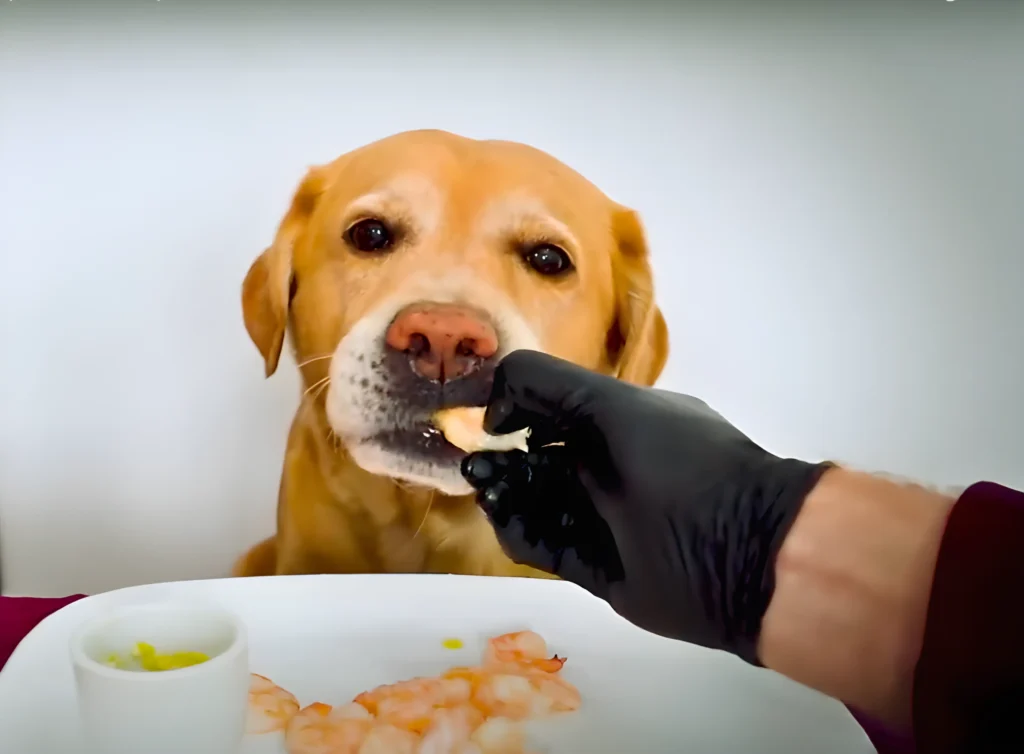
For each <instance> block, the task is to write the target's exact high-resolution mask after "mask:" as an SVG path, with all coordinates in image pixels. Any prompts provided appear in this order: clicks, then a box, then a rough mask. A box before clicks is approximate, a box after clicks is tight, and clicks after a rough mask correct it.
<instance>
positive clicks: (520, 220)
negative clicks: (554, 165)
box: [479, 195, 579, 248]
mask: <svg viewBox="0 0 1024 754" xmlns="http://www.w3.org/2000/svg"><path fill="white" fill-rule="evenodd" d="M479 225H480V230H481V231H482V232H483V233H484V234H485V235H497V234H501V233H513V234H515V233H523V234H535V233H537V232H538V231H540V232H543V233H547V234H550V235H551V236H553V237H554V238H552V240H553V241H554V240H558V241H560V242H561V243H564V244H565V245H567V246H569V247H572V248H579V242H578V241H577V240H576V236H575V235H574V234H573V232H572V231H571V230H569V226H568V225H566V224H565V223H563V222H562V221H561V220H559V219H558V218H557V217H555V215H554V213H553V212H552V211H551V209H550V208H549V207H548V206H547V205H545V204H544V203H543V202H542V201H540V200H539V199H536V198H534V197H527V196H516V195H513V196H506V197H502V198H501V199H498V200H496V201H494V202H492V203H491V204H489V205H488V206H487V207H486V208H485V209H484V212H483V214H482V215H481V216H480V223H479Z"/></svg>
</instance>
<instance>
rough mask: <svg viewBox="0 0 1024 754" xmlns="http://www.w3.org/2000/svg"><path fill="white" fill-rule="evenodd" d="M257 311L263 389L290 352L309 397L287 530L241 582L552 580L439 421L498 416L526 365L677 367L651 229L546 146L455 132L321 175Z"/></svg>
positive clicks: (299, 202) (250, 317)
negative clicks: (540, 359)
mask: <svg viewBox="0 0 1024 754" xmlns="http://www.w3.org/2000/svg"><path fill="white" fill-rule="evenodd" d="M242 309H243V314H244V320H245V326H246V329H247V331H248V333H249V336H250V337H251V338H252V340H253V342H254V343H255V345H256V347H257V348H258V349H259V352H260V354H261V355H262V357H263V361H264V367H265V372H266V376H267V377H270V376H271V375H272V374H273V373H274V372H275V370H276V369H277V366H278V361H279V358H280V355H281V350H282V347H283V345H284V342H285V340H286V337H287V339H288V340H289V343H290V347H291V349H292V351H293V354H294V357H295V360H296V363H297V364H298V367H299V370H300V372H301V375H302V381H303V385H304V393H303V396H302V399H301V402H300V405H299V408H298V410H297V412H296V415H295V418H294V421H293V422H292V425H291V429H290V432H289V435H288V443H287V449H286V452H285V458H284V468H283V471H282V474H281V482H280V488H279V493H278V509H277V533H276V535H275V536H273V537H271V538H270V539H267V540H266V541H264V542H262V543H260V544H258V545H256V546H255V547H253V548H252V549H251V550H250V551H249V552H247V553H246V554H244V555H243V556H242V557H241V558H240V559H239V560H238V561H237V562H236V564H235V566H234V569H233V574H234V575H236V576H257V575H275V574H309V573H458V574H470V575H498V576H532V577H544V576H546V574H542V573H541V572H539V571H535V570H534V569H532V568H528V567H526V566H522V565H518V564H516V563H514V562H512V561H511V560H510V559H509V558H508V557H506V555H505V554H504V552H503V551H502V549H501V546H500V545H499V543H498V541H497V538H496V537H495V534H494V532H493V530H492V529H491V527H490V525H489V524H488V522H487V520H486V517H485V516H484V514H483V513H482V512H481V511H480V509H479V508H478V507H477V506H476V505H475V503H474V500H473V497H472V494H471V488H470V487H469V485H468V484H467V483H466V482H465V480H464V479H463V478H462V476H461V474H460V472H459V466H460V462H461V459H462V456H463V454H462V452H461V451H459V450H457V449H456V448H455V447H454V446H452V445H450V444H449V443H448V442H447V441H446V440H445V439H444V437H443V435H442V434H441V433H440V432H439V431H438V430H437V429H435V428H434V427H433V426H431V423H430V417H431V416H432V414H433V413H434V412H435V411H436V410H438V409H440V408H447V407H452V406H482V405H484V404H485V403H486V401H487V398H488V394H489V390H490V386H491V383H492V381H493V372H494V367H495V365H496V364H497V363H498V362H499V361H500V360H501V358H502V357H503V356H505V355H506V354H508V353H509V352H511V351H514V350H517V349H523V348H526V349H534V350H540V351H545V352H547V353H550V354H553V355H555V356H559V357H562V358H564V359H568V360H570V361H573V362H575V363H577V364H580V365H583V366H585V367H588V368H590V369H593V370H596V371H600V372H603V373H606V374H610V375H615V376H617V377H618V378H620V379H623V380H627V381H630V382H633V383H636V384H640V385H651V384H653V383H654V382H655V380H656V379H657V378H658V375H659V374H660V373H661V370H662V369H663V367H664V364H665V361H666V359H667V357H668V329H667V327H666V324H665V319H664V317H663V316H662V313H661V311H660V309H659V308H658V306H657V305H656V303H655V299H654V288H653V280H652V273H651V267H650V263H649V259H648V250H647V243H646V240H645V235H644V231H643V228H642V225H641V222H640V219H639V218H638V216H637V214H636V213H635V212H634V211H633V210H631V209H628V208H626V207H624V206H621V205H619V204H617V203H615V202H613V201H611V200H610V199H609V198H608V197H606V196H605V195H604V194H603V193H602V192H601V191H600V190H599V189H598V188H597V187H595V186H594V185H593V184H591V183H590V182H589V181H587V180H586V179H585V178H583V177H582V176H581V175H579V174H578V173H576V172H575V171H573V170H572V169H570V168H569V167H567V166H566V165H564V164H562V163H561V162H559V161H558V160H556V159H554V158H553V157H551V156H550V155H548V154H546V153H544V152H541V151H539V150H537V149H534V148H531V147H528V146H526V145H523V144H518V143H513V142H506V141H482V140H475V139H469V138H465V137H461V136H457V135H454V134H451V133H447V132H443V131H411V132H406V133H400V134H397V135H394V136H391V137H388V138H385V139H382V140H380V141H376V142H374V143H372V144H369V145H367V146H364V147H362V148H359V149H356V150H355V151H352V152H349V153H347V154H345V155H343V156H341V157H339V158H338V159H336V160H335V161H334V162H331V163H330V164H328V165H325V166H319V167H314V168H312V169H310V170H309V172H308V173H307V174H306V176H305V178H304V179H303V180H302V182H301V184H300V185H299V187H298V190H297V191H296V193H295V195H294V198H293V199H292V202H291V206H290V208H289V209H288V211H287V213H286V214H285V216H284V218H283V220H282V221H281V223H280V226H279V228H278V231H277V235H276V237H275V238H274V241H273V243H272V245H271V246H270V247H269V248H267V249H266V250H265V251H264V252H263V253H262V254H261V255H260V256H259V257H258V258H257V259H256V261H255V262H253V264H252V266H251V267H250V269H249V271H248V274H247V275H246V276H245V281H244V283H243V286H242Z"/></svg>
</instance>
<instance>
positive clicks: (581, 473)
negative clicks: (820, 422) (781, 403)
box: [462, 351, 828, 664]
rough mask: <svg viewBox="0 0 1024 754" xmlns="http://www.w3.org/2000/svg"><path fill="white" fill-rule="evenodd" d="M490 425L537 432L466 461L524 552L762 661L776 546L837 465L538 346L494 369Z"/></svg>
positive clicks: (662, 624) (662, 625)
mask: <svg viewBox="0 0 1024 754" xmlns="http://www.w3.org/2000/svg"><path fill="white" fill-rule="evenodd" d="M484 424H485V428H486V429H487V431H489V432H492V433H494V434H504V433H507V432H512V431H515V430H517V429H522V428H523V427H530V428H531V435H530V441H529V442H530V453H529V454H527V453H523V452H521V451H512V452H509V453H490V452H488V453H474V454H471V455H469V456H467V458H466V459H465V461H464V462H463V465H462V472H463V475H464V476H465V477H466V479H467V480H468V481H469V482H470V484H472V485H473V487H474V488H475V489H476V490H477V500H478V502H479V504H480V506H481V507H482V508H483V510H484V511H485V512H486V514H487V516H488V517H489V518H490V520H491V523H492V524H493V525H494V528H495V530H496V531H497V534H498V539H499V540H500V541H501V544H502V547H503V548H504V550H505V552H506V554H507V555H508V556H509V557H510V558H512V560H514V561H516V562H517V563H522V564H525V565H530V566H533V567H534V568H538V569H540V570H543V571H547V572H549V573H553V574H555V575H557V576H560V577H561V578H563V579H565V580H567V581H572V582H574V583H576V584H579V585H580V586H582V587H583V588H585V589H587V590H588V591H590V592H592V593H593V594H595V595H597V596H598V597H601V598H603V599H605V600H607V601H608V602H609V603H610V604H611V606H612V607H613V608H614V609H615V610H616V611H617V612H618V613H619V614H621V615H622V616H624V617H625V618H627V619H628V620H630V621H632V622H633V623H635V624H636V625H638V626H640V627H642V628H645V629H647V630H649V631H652V632H654V633H658V634H661V635H663V636H668V637H671V638H676V639H682V640H684V641H689V642H692V643H695V644H701V645H704V646H707V647H712V648H716V649H724V650H726V651H729V652H732V653H734V654H737V655H739V656H740V657H742V658H743V659H744V660H746V661H748V662H750V663H753V664H760V663H759V661H758V657H757V640H758V635H759V634H760V630H761V619H762V618H763V617H764V613H765V610H766V609H767V607H768V602H769V600H770V599H771V596H772V591H773V589H774V581H775V579H774V571H775V557H776V555H777V553H778V550H779V547H780V545H781V544H782V540H783V538H784V537H785V536H786V533H787V532H788V530H789V527H790V525H791V524H792V522H793V519H794V518H795V517H796V515H797V513H798V512H799V510H800V507H801V505H802V504H803V501H804V498H805V497H806V496H807V494H808V493H809V492H810V491H811V489H812V488H813V487H814V486H815V484H816V483H817V481H818V479H819V478H820V477H821V475H822V474H823V473H824V472H825V471H826V470H827V468H828V465H827V464H810V463H804V462H803V461H796V460H785V459H781V458H778V457H776V456H773V455H771V454H770V453H767V452H766V451H764V450H762V449H761V448H760V447H758V446H757V445H755V444H754V443H753V442H752V441H751V440H750V439H749V438H747V437H746V436H745V435H744V434H743V433H742V432H740V431H739V430H738V429H736V428H735V427H733V426H732V425H731V424H729V422H727V421H726V420H725V419H723V418H722V417H721V416H719V415H718V414H717V413H715V412H714V411H712V410H711V409H710V408H708V406H707V405H706V404H704V403H703V402H701V401H699V400H697V399H696V398H691V397H689V396H685V395H679V394H675V393H669V392H665V391H661V390H653V389H649V388H641V387H636V386H634V385H630V384H628V383H625V382H620V381H619V380H616V379H614V378H612V377H606V376H603V375H598V374H595V373H593V372H590V371H588V370H586V369H583V368H581V367H578V366H576V365H574V364H570V363H569V362H566V361H562V360H560V359H556V358H554V357H552V356H548V355H545V354H541V353H537V352H534V351H516V352H514V353H512V354H510V355H509V356H507V357H506V358H505V359H504V360H503V361H502V363H501V364H500V365H499V366H498V369H497V372H496V374H495V380H494V388H493V390H492V392H491V399H490V403H489V405H488V407H487V414H486V418H485V421H484ZM552 443H562V444H561V445H552Z"/></svg>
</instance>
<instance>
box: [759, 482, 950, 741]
mask: <svg viewBox="0 0 1024 754" xmlns="http://www.w3.org/2000/svg"><path fill="white" fill-rule="evenodd" d="M953 502H954V501H953V499H952V498H948V497H946V496H943V495H941V494H938V493H936V492H933V491H930V490H927V489H924V488H922V487H918V486H914V485H906V484H899V483H896V482H892V481H888V480H885V479H882V478H879V477H876V476H872V475H869V474H863V473H858V472H854V471H849V470H846V469H842V468H833V469H831V470H829V471H827V472H826V473H825V474H824V475H823V476H822V477H821V479H820V481H819V482H818V484H817V485H816V486H815V487H814V488H813V490H811V492H810V494H809V495H808V496H807V498H806V500H805V502H804V504H803V506H802V508H801V510H800V512H799V513H798V514H797V516H796V517H795V519H794V521H793V524H792V526H791V527H790V529H789V532H788V534H787V535H786V537H785V539H784V541H783V543H782V546H781V548H780V550H779V553H778V557H777V559H776V563H775V588H774V593H773V596H772V599H771V601H770V603H769V605H768V609H767V611H766V612H765V615H764V620H763V622H762V625H761V635H760V640H759V645H758V646H759V654H760V659H761V661H762V662H763V664H764V665H765V666H767V667H769V668H771V669H773V670H776V671H778V672H780V673H782V674H783V675H786V676H789V677H790V678H792V679H794V680H796V681H798V682H801V683H803V684H805V685H808V686H811V687H813V688H815V689H817V690H819V691H822V692H823V693H826V694H828V695H830V696H834V697H836V698H839V699H841V700H842V701H844V702H846V703H848V704H851V705H853V706H856V707H858V708H860V709H862V710H864V711H865V712H868V713H870V714H874V715H876V716H877V717H879V718H881V719H884V720H886V721H888V722H890V723H894V724H903V723H906V722H907V721H908V720H909V714H910V699H911V686H912V679H913V671H914V667H915V664H916V661H917V656H918V654H919V652H920V646H921V637H922V635H923V631H924V621H925V615H926V612H927V606H928V597H929V593H930V589H931V582H932V573H933V570H934V566H935V561H936V557H937V553H938V548H939V543H940V541H941V538H942V533H943V530H944V528H945V522H946V518H947V516H948V514H949V510H950V508H951V507H952V504H953Z"/></svg>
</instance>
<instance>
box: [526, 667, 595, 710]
mask: <svg viewBox="0 0 1024 754" xmlns="http://www.w3.org/2000/svg"><path fill="white" fill-rule="evenodd" d="M527 677H528V678H529V679H530V685H532V686H533V688H534V690H536V692H537V693H538V694H539V695H540V696H541V697H542V698H544V699H545V700H546V703H547V704H548V705H549V709H550V711H551V712H575V711H576V710H578V709H579V708H580V706H581V705H582V704H583V700H582V699H581V698H580V690H579V689H578V688H576V687H575V686H573V685H572V684H571V683H569V682H568V681H567V680H565V679H564V678H562V676H560V675H557V674H555V673H545V672H543V671H533V672H531V673H528V674H527Z"/></svg>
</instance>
